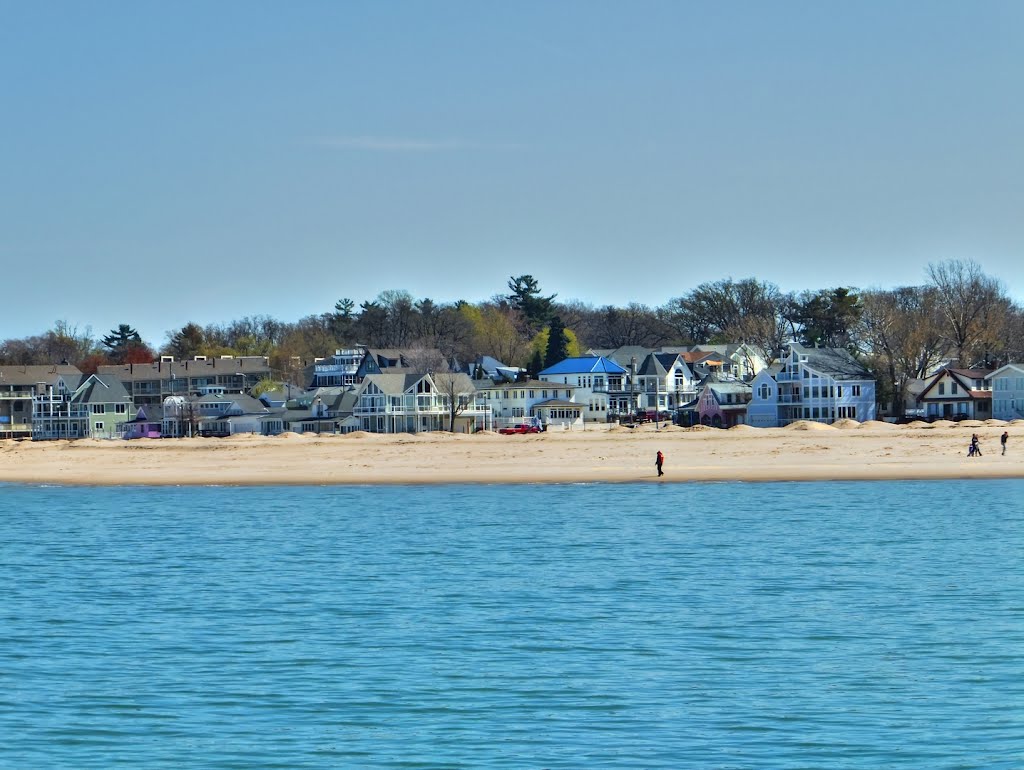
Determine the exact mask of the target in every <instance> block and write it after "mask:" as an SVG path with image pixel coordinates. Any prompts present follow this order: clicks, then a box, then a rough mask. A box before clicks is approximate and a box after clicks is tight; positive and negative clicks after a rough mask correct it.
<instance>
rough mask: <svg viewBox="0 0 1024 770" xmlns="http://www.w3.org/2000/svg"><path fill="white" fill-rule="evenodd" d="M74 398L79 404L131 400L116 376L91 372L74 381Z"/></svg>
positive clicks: (120, 402) (112, 402)
mask: <svg viewBox="0 0 1024 770" xmlns="http://www.w3.org/2000/svg"><path fill="white" fill-rule="evenodd" d="M68 384H69V385H71V383H68ZM74 400H75V402H76V403H80V404H115V403H117V404H124V403H128V402H129V401H131V396H129V395H128V391H127V390H125V388H124V385H122V384H121V381H120V380H119V379H117V377H113V376H111V375H109V374H92V375H89V376H88V377H83V378H82V379H81V381H80V382H78V383H76V385H75V393H74Z"/></svg>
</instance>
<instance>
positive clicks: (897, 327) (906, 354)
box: [856, 286, 946, 416]
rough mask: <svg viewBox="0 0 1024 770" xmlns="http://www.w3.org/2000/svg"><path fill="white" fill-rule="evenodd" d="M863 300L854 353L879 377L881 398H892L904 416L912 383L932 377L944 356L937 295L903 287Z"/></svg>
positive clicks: (873, 292)
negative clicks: (865, 358) (862, 355)
mask: <svg viewBox="0 0 1024 770" xmlns="http://www.w3.org/2000/svg"><path fill="white" fill-rule="evenodd" d="M861 299H862V303H863V312H862V314H861V317H860V322H859V324H858V326H857V328H856V338H857V342H858V348H859V350H860V351H861V353H862V354H864V355H865V356H866V357H867V359H868V360H869V361H870V362H871V363H872V366H873V368H874V370H875V371H876V373H877V375H879V380H880V382H879V385H880V388H879V391H880V393H882V392H883V391H884V392H886V393H889V394H890V395H891V396H892V399H893V401H894V402H895V403H896V404H897V405H898V408H899V413H900V416H902V414H903V404H904V403H905V402H906V396H907V388H908V386H909V383H910V381H911V380H914V379H921V378H923V377H926V376H927V375H928V374H930V373H931V372H932V371H933V370H934V369H935V367H937V366H938V365H939V364H940V363H941V361H942V358H943V357H944V354H945V352H946V343H945V341H944V340H943V336H942V332H941V324H942V319H941V318H940V317H939V315H938V313H937V311H936V292H935V290H934V289H932V288H931V287H927V286H904V287H901V288H898V289H892V290H883V289H875V290H871V291H867V292H864V293H863V294H862V295H861ZM882 386H884V387H882Z"/></svg>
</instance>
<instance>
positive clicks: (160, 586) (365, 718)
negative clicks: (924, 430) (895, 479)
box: [0, 480, 1024, 770]
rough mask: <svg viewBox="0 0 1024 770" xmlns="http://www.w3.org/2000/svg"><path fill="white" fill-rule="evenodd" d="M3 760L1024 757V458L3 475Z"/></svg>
mask: <svg viewBox="0 0 1024 770" xmlns="http://www.w3.org/2000/svg"><path fill="white" fill-rule="evenodd" d="M0 526H2V533H3V537H2V542H0V590H2V594H0V596H2V598H0V768H18V770H22V769H32V770H35V769H39V768H75V769H76V770H78V769H83V768H112V767H131V768H182V767H194V768H246V769H253V768H289V769H291V768H348V767H353V768H455V767H473V768H475V767H485V768H596V767H601V768H627V767H628V768H654V767H666V768H667V767H672V768H679V767H685V768H689V767H693V768H758V769H759V768H903V767H907V768H909V767H914V768H929V769H934V768H951V769H952V768H1020V767H1022V766H1024V578H1022V575H1024V570H1022V556H1024V482H1021V481H1015V480H1010V481H984V482H971V481H950V482H940V483H936V482H911V483H908V482H900V483H884V482H876V483H827V484H756V485H755V484H746V485H744V484H714V485H701V484H693V485H664V486H661V485H623V486H614V485H572V486H521V487H501V486H487V487H461V486H456V487H426V488H417V487H393V488H294V487H289V488H183V489H141V488H122V489H81V488H52V487H50V488H47V487H24V486H10V485H8V486H0Z"/></svg>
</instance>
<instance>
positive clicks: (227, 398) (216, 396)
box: [195, 393, 268, 414]
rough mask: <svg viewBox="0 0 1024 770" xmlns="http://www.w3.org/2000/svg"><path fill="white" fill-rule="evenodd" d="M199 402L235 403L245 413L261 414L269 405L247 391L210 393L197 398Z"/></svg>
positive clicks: (196, 401)
mask: <svg viewBox="0 0 1024 770" xmlns="http://www.w3.org/2000/svg"><path fill="white" fill-rule="evenodd" d="M195 403H197V404H217V403H228V404H234V405H235V406H237V407H238V408H239V409H241V410H242V412H244V413H245V414H260V413H262V412H266V411H267V410H268V407H267V406H266V405H265V404H264V403H263V402H262V401H260V400H259V399H257V398H253V397H252V396H248V395H246V394H245V393H210V394H209V395H206V396H201V397H200V398H198V399H196V400H195Z"/></svg>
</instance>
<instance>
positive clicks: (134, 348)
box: [101, 324, 153, 364]
mask: <svg viewBox="0 0 1024 770" xmlns="http://www.w3.org/2000/svg"><path fill="white" fill-rule="evenodd" d="M101 342H102V343H103V347H105V348H106V349H107V350H109V351H110V358H111V360H113V361H114V363H118V364H124V363H141V362H143V361H152V360H153V353H152V351H151V350H150V349H149V348H148V346H147V345H146V344H145V343H144V342H143V341H142V337H140V336H139V333H138V332H137V331H136V330H135V329H133V328H132V327H131V326H129V325H128V324H120V325H119V326H118V327H117V328H116V329H111V330H110V334H108V335H107V336H105V337H104V338H103V339H102V340H101Z"/></svg>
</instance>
